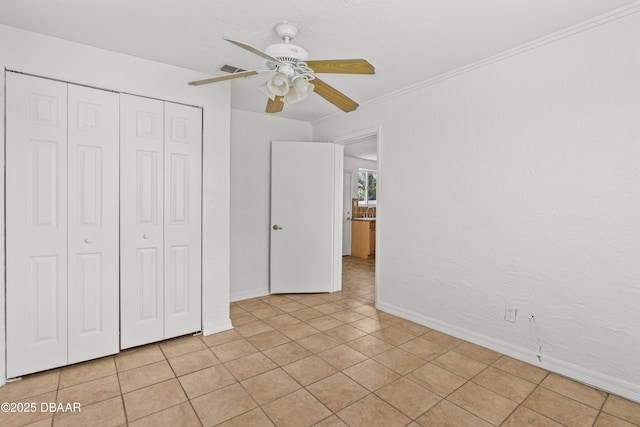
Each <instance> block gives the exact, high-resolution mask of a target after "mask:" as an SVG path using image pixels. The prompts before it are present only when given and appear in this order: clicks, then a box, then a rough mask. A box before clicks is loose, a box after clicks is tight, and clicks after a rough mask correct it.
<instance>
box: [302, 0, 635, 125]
mask: <svg viewBox="0 0 640 427" xmlns="http://www.w3.org/2000/svg"><path fill="white" fill-rule="evenodd" d="M638 12H640V1H636V2H634V3H631V4H628V5H626V6H623V7H620V8H617V9H614V10H612V11H609V12H606V13H603V14H601V15H598V16H595V17H593V18H589V19H587V20H585V21H582V22H580V23H578V24H575V25H571V26H569V27H566V28H564V29H562V30H559V31H555V32H553V33H551V34H548V35H545V36H542V37H539V38H537V39H534V40H532V41H529V42H527V43H524V44H521V45H519V46H517V47H514V48H511V49H508V50H505V51H503V52H501V53H498V54H496V55H492V56H489V57H487V58H484V59H481V60H479V61H475V62H472V63H470V64H468V65H464V66H462V67H459V68H456V69H454V70H451V71H448V72H446V73H443V74H439V75H437V76H435V77H432V78H429V79H427V80H423V81H421V82H418V83H416V84H413V85H410V86H406V87H404V88H402V89H398V90H395V91H393V92H389V93H387V94H385V95H382V96H379V97H377V98H373V99H371V100H368V101H365V102H363V103H362V104H361V105H360V110H362V109H366V108H368V107H371V106H373V105H376V104H379V103H382V102H385V101H388V100H390V99H393V98H397V97H400V96H402V95H406V94H408V93H412V92H414V91H416V90H418V89H421V88H424V87H427V86H431V85H434V84H437V83H440V82H442V81H445V80H449V79H452V78H454V77H457V76H459V75H461V74H465V73H468V72H470V71H473V70H476V69H479V68H483V67H486V66H489V65H491V64H494V63H496V62H501V61H505V60H507V59H509V58H511V57H513V56H517V55H520V54H522V53H525V52H528V51H531V50H534V49H537V48H539V47H541V46H545V45H548V44H550V43H555V42H557V41H559V40H563V39H566V38H568V37H571V36H573V35H575V34H579V33H581V32H584V31H588V30H591V29H593V28H596V27H599V26H601V25H605V24H608V23H610V22H614V21H618V20H620V19H623V18H626V17H627V16H630V15H634V14H636V13H638ZM357 113H358V110H357V111H356V112H354V113H351V114H357ZM344 114H345V113H341V112H336V113H332V114H330V115H328V116H324V117H321V118H319V119H317V120H314V121H312V122H311V124H312V125H313V126H315V125H319V124H322V123H326V122H329V121H331V120H335V119H337V118H339V117H343V116H344Z"/></svg>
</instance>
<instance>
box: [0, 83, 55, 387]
mask: <svg viewBox="0 0 640 427" xmlns="http://www.w3.org/2000/svg"><path fill="white" fill-rule="evenodd" d="M6 105H7V108H6V123H7V125H6V140H7V144H6V174H7V183H6V221H7V224H6V245H7V251H6V252H7V255H6V275H7V287H6V298H7V376H8V378H11V377H16V376H19V375H23V374H27V373H31V372H37V371H42V370H45V369H49V368H53V367H56V366H60V365H64V364H66V363H67V108H66V105H67V85H66V84H64V83H60V82H54V81H51V80H46V79H40V78H36V77H31V76H25V75H21V74H16V73H11V72H7V73H6Z"/></svg>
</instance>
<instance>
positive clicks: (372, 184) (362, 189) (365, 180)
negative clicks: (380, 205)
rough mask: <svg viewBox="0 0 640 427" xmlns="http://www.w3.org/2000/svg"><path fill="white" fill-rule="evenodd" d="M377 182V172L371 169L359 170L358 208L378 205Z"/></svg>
mask: <svg viewBox="0 0 640 427" xmlns="http://www.w3.org/2000/svg"><path fill="white" fill-rule="evenodd" d="M377 182H378V172H377V171H374V170H371V169H358V206H375V205H376V183H377Z"/></svg>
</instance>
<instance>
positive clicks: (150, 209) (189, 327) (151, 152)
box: [120, 95, 202, 348]
mask: <svg viewBox="0 0 640 427" xmlns="http://www.w3.org/2000/svg"><path fill="white" fill-rule="evenodd" d="M120 144H121V151H120V156H121V162H120V180H121V190H120V203H121V204H120V216H121V228H120V257H121V258H120V259H121V261H120V268H121V272H120V274H121V279H120V280H121V286H120V292H121V294H120V297H121V303H120V307H121V337H120V341H121V345H120V346H121V348H129V347H133V346H138V345H142V344H146V343H149V342H154V341H159V340H162V339H166V338H171V337H175V336H179V335H183V334H187V333H189V332H195V331H199V330H200V329H201V318H202V315H201V312H202V309H201V230H202V228H201V198H202V197H201V169H202V165H201V161H202V160H201V159H202V112H201V110H200V109H199V108H195V107H189V106H184V105H178V104H173V103H169V102H163V101H158V100H154V99H149V98H141V97H137V96H133V95H121V104H120Z"/></svg>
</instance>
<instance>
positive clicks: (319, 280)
mask: <svg viewBox="0 0 640 427" xmlns="http://www.w3.org/2000/svg"><path fill="white" fill-rule="evenodd" d="M342 157H343V147H342V146H339V145H335V144H329V143H315V142H283V141H273V142H272V143H271V260H270V261H271V262H270V264H271V269H270V270H271V292H272V293H310V292H333V291H337V290H339V289H340V288H341V271H342V262H341V261H342V259H341V255H342V224H341V218H342V178H343V176H342V174H343V170H342V164H343V159H342Z"/></svg>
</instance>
